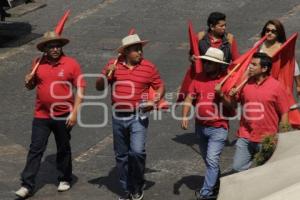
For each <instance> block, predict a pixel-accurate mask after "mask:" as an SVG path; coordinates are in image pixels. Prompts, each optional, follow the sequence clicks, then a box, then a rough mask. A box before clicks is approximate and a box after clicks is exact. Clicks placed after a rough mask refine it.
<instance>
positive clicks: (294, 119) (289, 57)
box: [271, 33, 300, 129]
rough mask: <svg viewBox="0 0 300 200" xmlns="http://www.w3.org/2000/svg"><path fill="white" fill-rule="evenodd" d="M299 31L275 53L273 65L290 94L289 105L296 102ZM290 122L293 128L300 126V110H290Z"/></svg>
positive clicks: (274, 72)
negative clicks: (294, 88)
mask: <svg viewBox="0 0 300 200" xmlns="http://www.w3.org/2000/svg"><path fill="white" fill-rule="evenodd" d="M297 37H298V33H294V34H293V35H292V36H291V37H290V38H289V39H288V40H287V41H286V42H285V43H284V44H283V45H282V46H281V47H280V49H279V50H278V51H277V52H276V53H275V54H274V55H273V57H272V60H273V66H272V71H271V74H272V76H273V77H274V78H275V79H277V80H278V81H279V82H280V83H281V84H282V86H283V87H284V89H285V91H286V92H287V95H288V102H287V103H288V105H289V106H292V105H294V104H295V103H296V101H295V99H294V96H293V83H294V70H295V63H296V62H295V45H296V40H297ZM289 123H290V124H291V125H292V127H293V128H298V129H299V128H300V112H299V110H298V109H297V110H292V111H290V112H289Z"/></svg>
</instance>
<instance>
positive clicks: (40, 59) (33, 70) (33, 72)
mask: <svg viewBox="0 0 300 200" xmlns="http://www.w3.org/2000/svg"><path fill="white" fill-rule="evenodd" d="M43 57H44V54H42V56H41V57H40V58H39V59H38V61H37V62H36V63H35V65H34V67H33V69H32V71H31V72H30V75H32V76H33V75H34V74H35V72H36V70H37V69H38V67H39V65H40V63H41V61H42V59H43Z"/></svg>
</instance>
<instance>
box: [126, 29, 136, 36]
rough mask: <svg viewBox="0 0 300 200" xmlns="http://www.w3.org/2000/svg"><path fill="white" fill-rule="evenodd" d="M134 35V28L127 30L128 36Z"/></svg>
mask: <svg viewBox="0 0 300 200" xmlns="http://www.w3.org/2000/svg"><path fill="white" fill-rule="evenodd" d="M135 33H136V31H135V29H134V28H131V29H130V30H129V33H128V35H133V34H135Z"/></svg>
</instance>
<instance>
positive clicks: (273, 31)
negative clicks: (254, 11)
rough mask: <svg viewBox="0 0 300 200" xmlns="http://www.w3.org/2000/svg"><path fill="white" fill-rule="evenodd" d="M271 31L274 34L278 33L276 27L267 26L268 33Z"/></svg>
mask: <svg viewBox="0 0 300 200" xmlns="http://www.w3.org/2000/svg"><path fill="white" fill-rule="evenodd" d="M269 32H271V33H273V34H276V33H277V30H276V29H269V28H267V29H266V33H269Z"/></svg>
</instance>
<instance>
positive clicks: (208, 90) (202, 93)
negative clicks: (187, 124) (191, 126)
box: [189, 73, 228, 129]
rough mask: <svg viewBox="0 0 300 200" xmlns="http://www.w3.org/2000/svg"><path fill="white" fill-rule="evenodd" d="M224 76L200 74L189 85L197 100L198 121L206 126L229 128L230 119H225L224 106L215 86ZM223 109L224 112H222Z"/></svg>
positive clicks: (190, 92)
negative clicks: (212, 76) (211, 76)
mask: <svg viewBox="0 0 300 200" xmlns="http://www.w3.org/2000/svg"><path fill="white" fill-rule="evenodd" d="M223 78H224V76H222V75H220V76H218V77H217V78H215V79H211V78H209V77H207V76H205V75H204V74H203V73H201V74H199V76H197V77H196V79H194V80H193V82H192V84H191V85H190V87H189V94H191V95H192V96H193V97H194V98H195V100H196V104H195V107H196V122H197V123H199V124H201V125H204V126H213V127H217V128H218V127H223V128H225V129H228V120H225V119H224V117H223V116H224V114H222V113H224V106H221V105H220V101H219V99H218V98H217V97H216V96H215V87H216V85H217V84H218V83H220V82H221V81H222V79H223ZM222 110H223V112H221V111H222Z"/></svg>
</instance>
